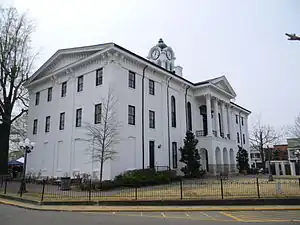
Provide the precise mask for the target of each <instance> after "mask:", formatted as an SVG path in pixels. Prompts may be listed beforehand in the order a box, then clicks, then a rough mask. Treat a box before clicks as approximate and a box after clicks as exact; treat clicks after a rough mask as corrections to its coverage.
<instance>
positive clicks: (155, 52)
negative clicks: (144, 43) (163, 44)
mask: <svg viewBox="0 0 300 225" xmlns="http://www.w3.org/2000/svg"><path fill="white" fill-rule="evenodd" d="M159 55H160V52H159V50H158V49H154V50H153V52H152V54H151V56H152V58H153V59H158V57H159Z"/></svg>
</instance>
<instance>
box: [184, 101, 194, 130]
mask: <svg viewBox="0 0 300 225" xmlns="http://www.w3.org/2000/svg"><path fill="white" fill-rule="evenodd" d="M186 107H187V109H186V110H187V112H186V113H187V130H190V131H192V130H193V121H192V120H193V119H192V104H191V103H190V102H188V103H187V106H186Z"/></svg>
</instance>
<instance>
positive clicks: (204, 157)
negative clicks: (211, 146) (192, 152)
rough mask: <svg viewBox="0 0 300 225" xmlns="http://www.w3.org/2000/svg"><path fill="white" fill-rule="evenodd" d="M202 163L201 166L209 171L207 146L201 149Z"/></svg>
mask: <svg viewBox="0 0 300 225" xmlns="http://www.w3.org/2000/svg"><path fill="white" fill-rule="evenodd" d="M200 164H201V168H202V169H203V170H205V171H207V172H209V168H208V151H207V150H206V149H205V148H201V149H200Z"/></svg>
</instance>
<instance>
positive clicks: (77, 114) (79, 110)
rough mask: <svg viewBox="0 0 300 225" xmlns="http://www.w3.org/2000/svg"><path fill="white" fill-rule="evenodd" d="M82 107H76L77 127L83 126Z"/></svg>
mask: <svg viewBox="0 0 300 225" xmlns="http://www.w3.org/2000/svg"><path fill="white" fill-rule="evenodd" d="M81 119H82V109H81V108H80V109H76V127H81Z"/></svg>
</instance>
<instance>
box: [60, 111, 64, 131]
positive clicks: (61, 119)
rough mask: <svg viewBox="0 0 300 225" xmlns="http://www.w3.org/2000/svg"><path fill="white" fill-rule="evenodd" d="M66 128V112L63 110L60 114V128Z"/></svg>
mask: <svg viewBox="0 0 300 225" xmlns="http://www.w3.org/2000/svg"><path fill="white" fill-rule="evenodd" d="M64 129H65V113H64V112H62V113H60V115H59V130H64Z"/></svg>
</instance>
